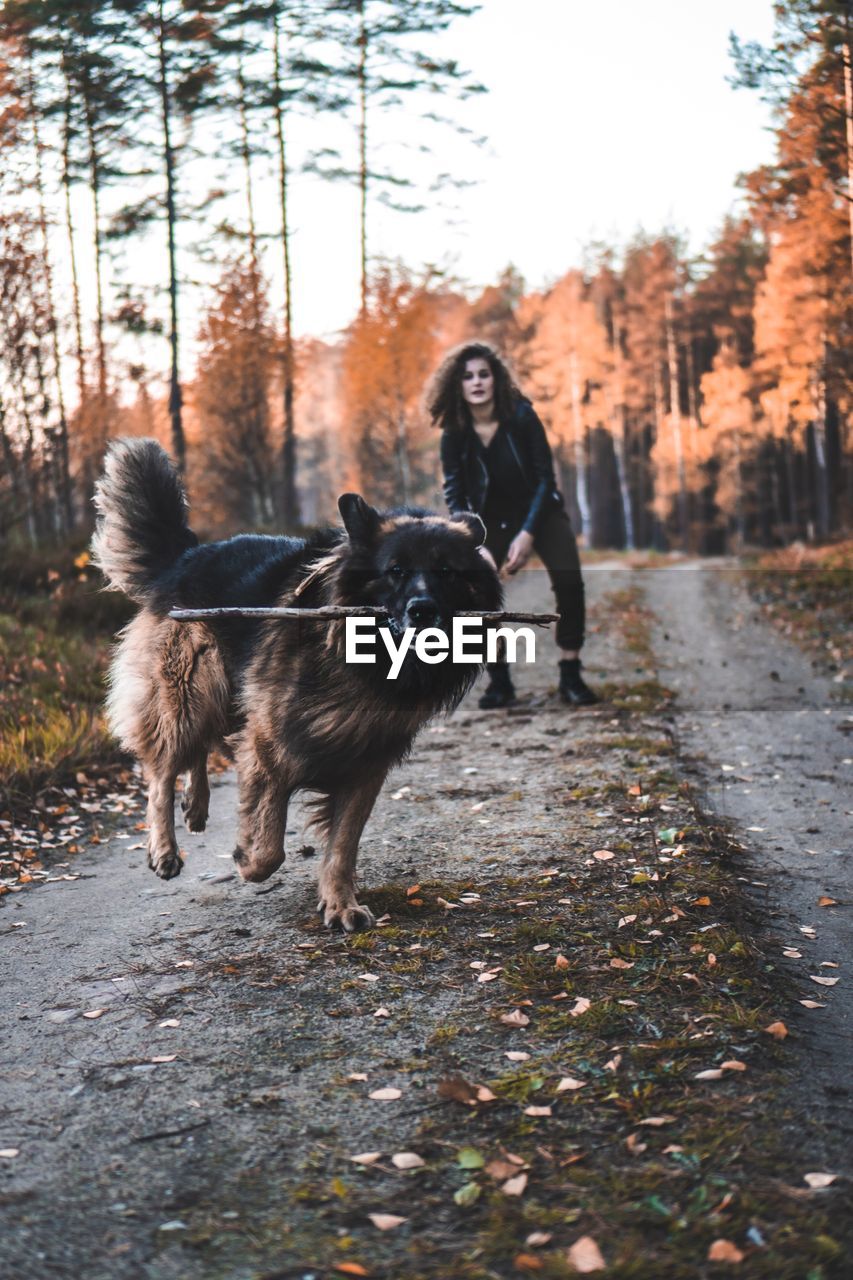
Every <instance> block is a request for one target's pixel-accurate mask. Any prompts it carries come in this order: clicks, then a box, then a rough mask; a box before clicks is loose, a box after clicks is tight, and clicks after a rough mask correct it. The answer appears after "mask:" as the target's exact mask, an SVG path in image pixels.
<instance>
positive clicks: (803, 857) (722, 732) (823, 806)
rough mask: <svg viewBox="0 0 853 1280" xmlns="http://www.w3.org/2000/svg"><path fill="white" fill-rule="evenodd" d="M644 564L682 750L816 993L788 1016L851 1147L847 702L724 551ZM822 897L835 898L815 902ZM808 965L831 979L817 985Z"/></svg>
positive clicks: (805, 990)
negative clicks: (768, 616)
mask: <svg viewBox="0 0 853 1280" xmlns="http://www.w3.org/2000/svg"><path fill="white" fill-rule="evenodd" d="M641 577H642V583H643V588H644V593H645V596H646V599H647V601H648V604H649V606H650V607H651V608H652V610H653V611H654V614H655V616H656V618H657V621H658V625H657V629H656V636H655V649H656V656H657V661H658V669H659V672H660V678H661V680H662V682H663V683H664V684H665V685H667V687H669V688H670V689H672V690H674V691H675V692H676V693H677V694H678V700H677V703H676V708H677V715H676V727H677V733H678V740H679V753H680V754H681V755H682V756H683V757H686V758H687V762H688V764H689V765H692V767H693V768H695V769H696V771H697V773H698V777H699V778H700V779H701V784H702V786H703V788H704V792H705V795H706V798H707V801H708V802H709V806H710V808H711V809H712V810H713V811H714V812H715V813H716V814H717V815H719V817H721V818H722V819H723V820H725V821H727V822H729V823H730V824H731V826H732V829H733V832H734V833H735V834H736V835H737V837H738V838H739V839H740V840H742V842H743V844H744V845H745V847H746V848H747V849H748V850H749V851H750V858H749V863H750V869H751V873H752V879H753V881H758V882H761V883H760V884H757V885H755V886H754V894H755V901H756V904H757V906H758V909H759V912H760V913H761V914H762V915H764V916H765V917H766V922H767V928H768V930H769V933H770V939H769V940H768V941H769V942H770V945H771V954H772V950H774V949H775V951H776V952H777V955H778V959H777V960H776V961H775V963H777V964H779V965H780V966H782V967H783V968H785V969H786V970H787V972H788V974H789V977H790V981H791V983H792V986H794V987H796V997H797V1000H817V1001H821V1002H825V1004H826V1006H827V1007H826V1008H825V1009H823V1010H811V1011H807V1010H805V1009H803V1010H802V1011H801V1012H802V1016H801V1017H800V1018H799V1020H798V1021H799V1024H800V1025H799V1029H800V1030H801V1031H802V1032H803V1053H804V1055H805V1058H806V1079H807V1080H808V1082H809V1091H810V1092H809V1097H810V1102H811V1105H812V1107H813V1108H814V1111H815V1114H816V1115H817V1116H819V1117H820V1121H821V1124H822V1125H823V1126H825V1128H826V1131H827V1132H833V1133H834V1134H835V1135H836V1136H837V1138H838V1141H839V1143H840V1144H841V1145H842V1147H843V1144H844V1143H845V1142H846V1143H847V1144H848V1146H853V1084H852V1083H851V1078H850V1063H851V1061H853V981H851V978H850V972H849V963H850V957H851V956H853V911H852V910H851V908H853V823H851V816H853V760H851V757H853V739H851V737H850V736H848V735H850V734H851V731H853V716H851V713H850V707H849V705H847V706H845V704H844V703H843V702H841V701H840V700H839V689H838V685H837V684H833V683H832V682H831V681H830V680H828V679H825V678H823V677H821V676H819V675H816V674H815V673H814V671H813V670H812V666H811V663H810V661H809V659H808V658H807V657H806V656H805V655H804V654H803V653H802V651H801V650H800V649H798V648H797V647H796V646H795V645H794V644H793V643H791V642H790V641H788V640H787V639H785V637H784V636H782V635H780V634H779V632H778V631H776V630H775V629H774V628H773V627H772V626H770V625H768V623H767V622H766V621H765V620H764V619H763V618H762V616H761V613H760V609H759V607H758V605H757V604H756V603H755V601H754V600H753V599H752V598H751V597H750V595H749V593H748V591H747V589H746V586H745V581H744V577H743V572H742V571H741V570H740V569H739V567H738V566H737V564H736V563H735V562H733V561H725V560H720V561H716V562H714V561H711V562H709V561H707V560H706V561H684V562H682V563H680V564H678V565H677V567H676V568H672V567H670V568H667V569H661V570H656V569H646V570H644V571H643V572H642V574H641ZM823 897H826V898H833V899H835V900H836V902H837V903H838V905H837V906H824V907H821V906H819V905H818V902H819V899H821V898H823ZM804 930H807V931H808V932H804ZM774 944H775V945H774ZM783 948H786V949H790V950H793V951H799V952H800V953H801V958H800V957H790V958H786V957H785V956H783V955H782V949H783ZM821 965H833V966H834V965H837V966H839V967H838V968H837V969H836V968H830V967H824V968H822V967H821ZM812 974H814V975H817V976H818V977H824V978H827V979H832V978H838V977H839V976H840V981H839V982H838V984H837V986H834V987H824V986H822V985H820V984H816V983H814V982H812V981H811V980H810V976H809V975H812ZM799 1008H800V1006H799V1004H797V1003H795V1004H794V1005H793V1009H794V1010H797V1009H799ZM815 1085H816V1086H817V1087H815Z"/></svg>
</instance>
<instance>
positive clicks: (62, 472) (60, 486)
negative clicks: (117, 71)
mask: <svg viewBox="0 0 853 1280" xmlns="http://www.w3.org/2000/svg"><path fill="white" fill-rule="evenodd" d="M29 99H30V103H29V105H30V111H31V113H32V121H33V147H34V149H35V162H36V163H35V173H36V191H37V193H38V212H39V230H40V232H41V251H42V264H43V268H44V288H45V297H46V300H47V317H48V326H49V328H50V337H51V348H52V354H53V368H54V381H55V385H56V404H57V408H58V410H59V427H58V428H57V430H56V432H55V439H56V444H57V455H58V456H57V459H56V461H57V463H58V466H57V468H56V479H57V484H56V493H57V498H58V499H59V502H58V506H59V514H60V515H61V520H60V521H59V522H58V525H59V528H58V530H57V531H58V532H59V531H64V532H65V533H70V531H71V528H72V526H73V523H74V514H73V511H72V507H71V479H70V475H69V470H68V419H67V417H66V415H65V395H64V392H63V390H62V353H61V351H60V348H59V325H58V323H57V318H56V306H55V304H54V295H53V269H52V267H51V262H50V240H49V236H48V230H47V210H46V207H45V198H44V172H43V169H42V163H41V147H42V144H41V136H40V134H39V123H38V121H39V117H38V104H37V103H36V99H35V79H34V76H33V69H32V63H30V66H29Z"/></svg>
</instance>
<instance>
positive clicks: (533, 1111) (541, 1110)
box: [524, 1106, 551, 1116]
mask: <svg viewBox="0 0 853 1280" xmlns="http://www.w3.org/2000/svg"><path fill="white" fill-rule="evenodd" d="M524 1114H525V1115H526V1116H549V1115H550V1114H551V1108H550V1107H532V1106H531V1107H525V1108H524Z"/></svg>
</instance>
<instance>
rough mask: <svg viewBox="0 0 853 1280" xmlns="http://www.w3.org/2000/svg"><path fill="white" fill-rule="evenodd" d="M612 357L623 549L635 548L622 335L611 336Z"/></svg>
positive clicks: (618, 333) (616, 332) (630, 549)
mask: <svg viewBox="0 0 853 1280" xmlns="http://www.w3.org/2000/svg"><path fill="white" fill-rule="evenodd" d="M613 356H614V361H615V364H616V401H617V403H616V415H615V425H616V433H615V434H616V473H617V476H618V479H619V496H620V498H621V501H622V527H623V528H624V530H625V548H626V550H628V551H633V550H634V549H635V547H636V545H637V544H636V537H635V534H634V513H633V512H632V510H631V489H630V486H629V484H628V414H627V411H626V407H625V368H624V360H623V356H622V334H621V331H620V330H618V329H617V330H616V331H615V333H614V335H613Z"/></svg>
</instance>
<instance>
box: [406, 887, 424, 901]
mask: <svg viewBox="0 0 853 1280" xmlns="http://www.w3.org/2000/svg"><path fill="white" fill-rule="evenodd" d="M420 891H421V886H420V885H419V884H413V885H410V887H409V888H408V889H407V890H406V897H407V898H413V897H414V896H415V894H416V893H420Z"/></svg>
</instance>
